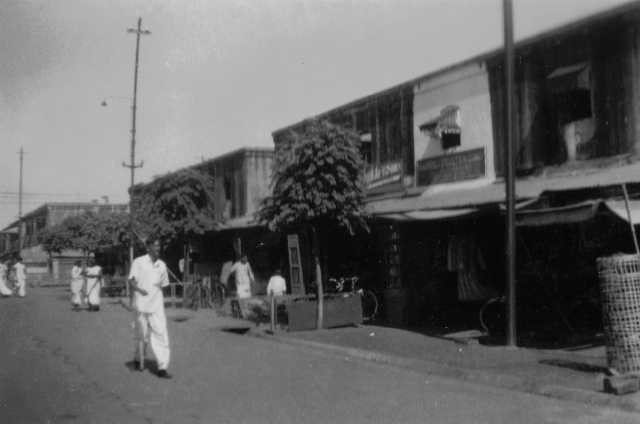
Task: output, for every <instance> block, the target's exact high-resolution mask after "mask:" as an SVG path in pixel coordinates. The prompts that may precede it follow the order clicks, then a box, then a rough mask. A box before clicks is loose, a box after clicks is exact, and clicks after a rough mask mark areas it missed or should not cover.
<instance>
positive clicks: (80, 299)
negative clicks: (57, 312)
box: [71, 261, 85, 311]
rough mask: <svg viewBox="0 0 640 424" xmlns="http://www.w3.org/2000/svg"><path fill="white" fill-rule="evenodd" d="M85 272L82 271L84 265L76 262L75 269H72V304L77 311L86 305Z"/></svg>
mask: <svg viewBox="0 0 640 424" xmlns="http://www.w3.org/2000/svg"><path fill="white" fill-rule="evenodd" d="M84 283H85V282H84V270H83V269H82V263H81V262H80V261H75V263H74V265H73V268H72V269H71V304H72V305H73V310H74V311H77V310H79V309H80V306H82V305H84V303H85V299H84Z"/></svg>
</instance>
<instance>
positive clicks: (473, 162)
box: [416, 147, 485, 186]
mask: <svg viewBox="0 0 640 424" xmlns="http://www.w3.org/2000/svg"><path fill="white" fill-rule="evenodd" d="M484 156H485V155H484V148H483V147H480V148H478V149H473V150H467V151H465V152H460V153H453V154H449V155H444V156H437V157H433V158H428V159H422V160H419V161H418V163H417V167H416V180H417V182H416V183H417V185H418V186H428V185H433V184H443V183H452V182H457V181H465V180H473V179H476V178H480V177H484V176H485V157H484Z"/></svg>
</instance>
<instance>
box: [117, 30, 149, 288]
mask: <svg viewBox="0 0 640 424" xmlns="http://www.w3.org/2000/svg"><path fill="white" fill-rule="evenodd" d="M141 27H142V18H138V29H137V30H135V29H133V28H130V29H128V30H127V33H129V34H136V67H135V73H134V77H133V103H132V105H131V113H132V119H131V163H130V164H126V163H123V164H122V166H124V167H125V168H130V169H131V186H130V188H129V268H131V265H132V264H133V240H134V229H133V217H134V215H135V203H134V193H133V184H134V171H135V169H136V168H142V165H143V164H142V162H140V165H136V161H135V158H136V156H135V154H136V95H137V92H138V56H139V52H140V35H143V34H144V35H151V32H150V31H146V30H145V31H143V30H142V29H141ZM128 296H129V281H128V280H127V297H128Z"/></svg>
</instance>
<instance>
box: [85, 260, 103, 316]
mask: <svg viewBox="0 0 640 424" xmlns="http://www.w3.org/2000/svg"><path fill="white" fill-rule="evenodd" d="M86 277H87V286H86V287H87V288H86V290H87V292H86V296H87V303H88V304H89V311H92V312H98V311H99V310H100V289H101V288H102V268H101V267H100V266H99V265H98V264H97V263H96V261H95V259H89V267H88V268H87V274H86Z"/></svg>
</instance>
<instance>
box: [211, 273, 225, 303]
mask: <svg viewBox="0 0 640 424" xmlns="http://www.w3.org/2000/svg"><path fill="white" fill-rule="evenodd" d="M211 286H212V287H211V303H212V304H213V306H214V307H216V308H218V309H221V308H222V307H223V306H224V299H225V298H226V297H227V288H226V287H225V286H224V284H222V283H221V282H220V280H219V279H218V278H215V279H214V280H213V281H212V282H211Z"/></svg>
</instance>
